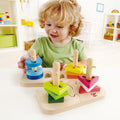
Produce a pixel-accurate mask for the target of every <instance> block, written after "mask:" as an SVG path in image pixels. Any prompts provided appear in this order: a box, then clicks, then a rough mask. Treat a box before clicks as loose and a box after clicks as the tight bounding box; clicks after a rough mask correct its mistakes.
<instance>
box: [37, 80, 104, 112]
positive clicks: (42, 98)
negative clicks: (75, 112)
mask: <svg viewBox="0 0 120 120" xmlns="http://www.w3.org/2000/svg"><path fill="white" fill-rule="evenodd" d="M64 82H65V84H68V85H69V86H70V89H69V91H68V95H67V96H65V97H64V102H62V103H54V104H49V103H48V93H47V92H46V91H45V90H37V91H36V96H37V100H38V103H39V105H40V108H41V109H42V111H43V112H44V113H47V114H56V113H60V112H64V111H67V110H71V109H73V108H76V107H80V106H82V105H85V104H88V103H92V102H95V101H97V100H100V99H102V98H104V96H105V90H104V89H103V88H101V87H100V89H101V90H100V91H99V92H94V93H85V94H79V88H80V84H79V83H78V82H76V80H73V79H66V80H65V81H64ZM96 105H97V104H96Z"/></svg>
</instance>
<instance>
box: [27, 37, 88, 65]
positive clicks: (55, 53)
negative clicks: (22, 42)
mask: <svg viewBox="0 0 120 120" xmlns="http://www.w3.org/2000/svg"><path fill="white" fill-rule="evenodd" d="M30 49H35V50H36V55H37V56H40V57H41V58H42V60H43V64H42V66H43V67H52V64H53V62H54V61H57V62H60V63H64V62H65V63H70V62H72V61H73V51H74V50H75V49H77V50H78V60H83V59H85V58H86V55H85V52H84V46H83V44H82V42H81V41H77V40H75V39H73V38H72V40H71V41H70V42H69V43H68V44H67V45H64V46H55V45H54V44H53V43H51V41H50V40H49V38H48V37H41V38H38V39H37V40H36V41H35V43H34V44H33V45H32V47H31V48H30ZM29 51H30V50H29ZM29 51H28V52H29Z"/></svg>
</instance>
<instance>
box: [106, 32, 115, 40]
mask: <svg viewBox="0 0 120 120" xmlns="http://www.w3.org/2000/svg"><path fill="white" fill-rule="evenodd" d="M104 39H107V40H113V33H112V32H106V33H105V34H104Z"/></svg>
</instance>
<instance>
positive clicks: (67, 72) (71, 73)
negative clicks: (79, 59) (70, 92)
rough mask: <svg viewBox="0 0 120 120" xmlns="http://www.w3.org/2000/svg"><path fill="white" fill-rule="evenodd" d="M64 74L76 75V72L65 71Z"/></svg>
mask: <svg viewBox="0 0 120 120" xmlns="http://www.w3.org/2000/svg"><path fill="white" fill-rule="evenodd" d="M66 75H78V73H73V72H69V71H66Z"/></svg>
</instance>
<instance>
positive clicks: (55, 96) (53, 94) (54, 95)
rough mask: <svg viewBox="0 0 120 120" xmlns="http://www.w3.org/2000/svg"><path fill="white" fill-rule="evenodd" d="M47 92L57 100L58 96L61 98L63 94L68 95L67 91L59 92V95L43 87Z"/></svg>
mask: <svg viewBox="0 0 120 120" xmlns="http://www.w3.org/2000/svg"><path fill="white" fill-rule="evenodd" d="M45 90H46V91H47V92H48V93H49V94H50V96H52V97H53V98H54V100H58V99H60V98H62V97H64V96H66V95H68V91H65V92H64V93H63V94H61V95H57V94H55V93H53V92H51V91H49V90H47V89H45Z"/></svg>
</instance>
